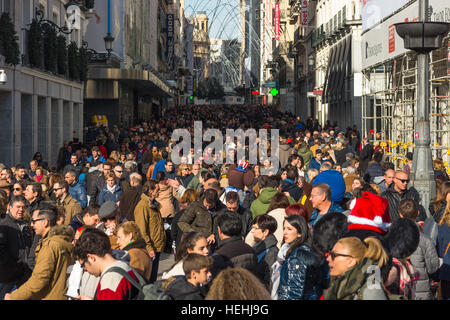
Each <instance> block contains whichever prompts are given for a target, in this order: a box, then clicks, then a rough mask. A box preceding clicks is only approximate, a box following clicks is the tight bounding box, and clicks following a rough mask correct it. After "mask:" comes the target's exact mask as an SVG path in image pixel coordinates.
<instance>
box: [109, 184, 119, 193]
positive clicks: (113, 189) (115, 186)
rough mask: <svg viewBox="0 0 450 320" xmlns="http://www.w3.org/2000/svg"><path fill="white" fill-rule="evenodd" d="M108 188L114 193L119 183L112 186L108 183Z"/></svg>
mask: <svg viewBox="0 0 450 320" xmlns="http://www.w3.org/2000/svg"><path fill="white" fill-rule="evenodd" d="M106 189H107V190H108V191H109V192H111V193H114V192H116V189H117V184H115V185H113V186H112V187H110V186H109V185H108V184H107V185H106Z"/></svg>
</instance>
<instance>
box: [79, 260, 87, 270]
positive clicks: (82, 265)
mask: <svg viewBox="0 0 450 320" xmlns="http://www.w3.org/2000/svg"><path fill="white" fill-rule="evenodd" d="M86 262H87V260H84V261H83V262H81V263H80V265H81V269H83V270H84V266H85V264H86Z"/></svg>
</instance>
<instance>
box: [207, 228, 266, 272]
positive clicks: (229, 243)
mask: <svg viewBox="0 0 450 320" xmlns="http://www.w3.org/2000/svg"><path fill="white" fill-rule="evenodd" d="M212 258H213V260H214V262H213V266H212V268H211V274H212V276H213V278H214V277H215V276H217V275H218V274H219V272H220V271H222V270H224V269H226V268H228V267H231V268H244V269H247V270H248V271H250V272H252V273H253V274H254V275H256V274H257V272H256V267H257V263H258V258H257V256H256V253H255V250H254V249H253V248H252V247H250V246H249V245H248V244H246V243H245V242H244V240H242V239H241V238H240V237H231V238H227V239H224V240H221V241H220V242H219V249H217V250H216V251H215V252H214V254H213V255H212Z"/></svg>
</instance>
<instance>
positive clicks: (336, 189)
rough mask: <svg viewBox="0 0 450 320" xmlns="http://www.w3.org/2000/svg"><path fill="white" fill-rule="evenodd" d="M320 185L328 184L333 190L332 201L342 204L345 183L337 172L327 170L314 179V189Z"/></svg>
mask: <svg viewBox="0 0 450 320" xmlns="http://www.w3.org/2000/svg"><path fill="white" fill-rule="evenodd" d="M318 183H326V184H327V185H329V186H330V188H331V201H333V202H336V203H341V202H342V199H344V195H345V181H344V177H343V176H342V174H341V173H340V172H339V171H337V170H326V171H322V172H321V173H319V175H318V176H317V177H315V178H314V182H313V187H314V186H315V185H316V184H318Z"/></svg>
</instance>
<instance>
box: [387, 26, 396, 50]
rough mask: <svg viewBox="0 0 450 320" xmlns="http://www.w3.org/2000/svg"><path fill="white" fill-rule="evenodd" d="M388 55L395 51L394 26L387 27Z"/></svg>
mask: <svg viewBox="0 0 450 320" xmlns="http://www.w3.org/2000/svg"><path fill="white" fill-rule="evenodd" d="M388 41H389V53H392V52H394V51H395V26H394V25H391V26H389V39H388Z"/></svg>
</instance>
